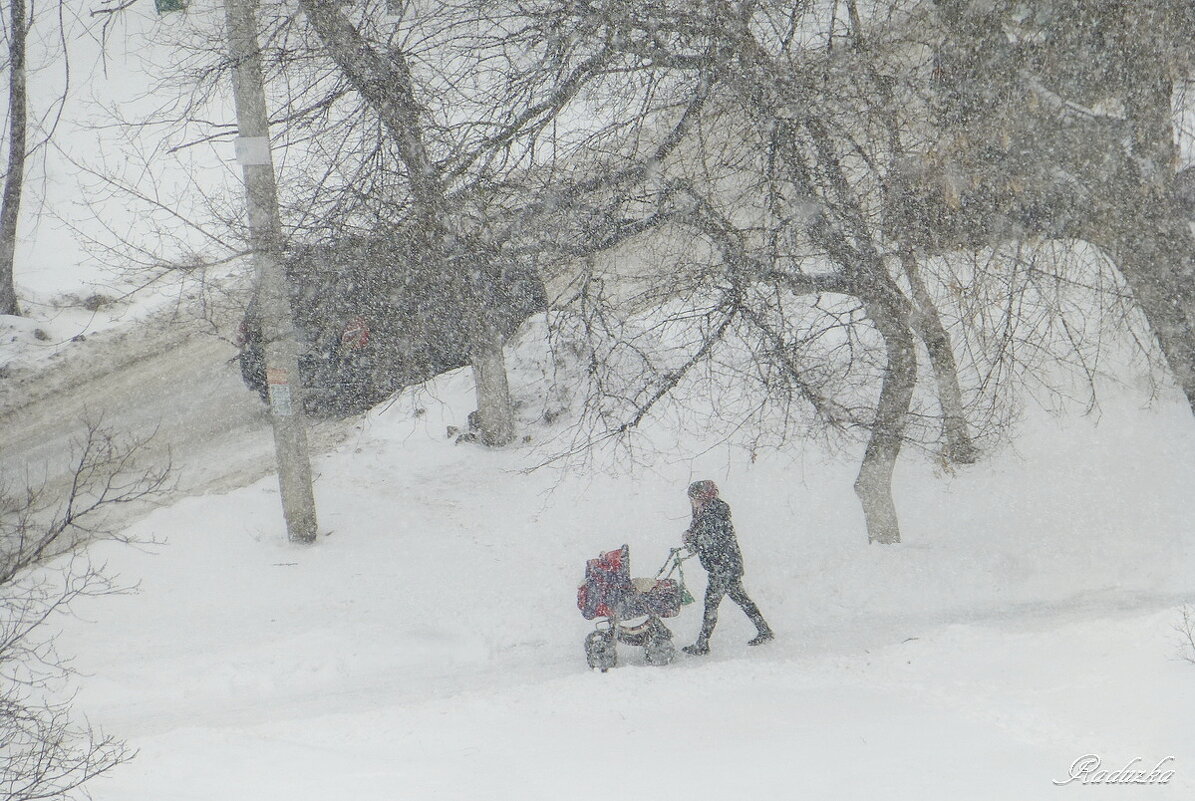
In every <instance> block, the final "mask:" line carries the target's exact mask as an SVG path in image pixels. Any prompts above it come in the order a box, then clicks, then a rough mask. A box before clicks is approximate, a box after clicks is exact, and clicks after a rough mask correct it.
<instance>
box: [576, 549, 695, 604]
mask: <svg viewBox="0 0 1195 801" xmlns="http://www.w3.org/2000/svg"><path fill="white" fill-rule="evenodd" d="M636 585H640V586H636ZM681 598H682V593H681V588H680V585H679V584H678V583H677V582H676V580H674V579H659V578H657V579H631V573H630V549H629V548H628V547H627V546H626V545H624V546H622V547H621V548H619V549H618V550H616V551H607V552H606V553H603V554H602V555H601V556H599V557H598V558H597V559H590V560H588V561H587V562H586V563H585V583H584V584H582V585H581V586H580V587H578V588H577V608H578V609H580V610H581V614H582V615H583V616H584V617H585V619H586V620H593V619H594V618H596V617H617V618H622V619H626V618H630V617H638V616H640V615H655V616H656V617H676V616H677V615H678V614H680V608H681Z"/></svg>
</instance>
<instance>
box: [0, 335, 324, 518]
mask: <svg viewBox="0 0 1195 801" xmlns="http://www.w3.org/2000/svg"><path fill="white" fill-rule="evenodd" d="M235 356H236V349H235V347H234V346H232V345H231V344H229V343H228V342H227V341H225V340H223V339H221V338H219V337H218V336H216V335H214V334H213V333H212V331H211V328H210V326H206V325H205V324H203V323H201V322H199V321H196V320H193V319H182V320H179V319H175V320H169V321H161V320H159V321H154V322H151V323H149V324H146V325H143V326H138V327H137V328H136V329H135V330H130V331H123V332H115V331H112V332H105V333H103V334H100V335H97V336H94V337H90V338H87V339H86V340H85V341H83V342H79V343H77V344H72V346H71V349H69V350H68V351H67V352H65V353H63V354H61V355H59V356H57V357H55V358H54V359H52V360H50V367H49V368H48V369H45V370H44V371H41V372H35V371H33V370H25V371H22V372H20V373H18V374H17V375H15V376H13V377H11V378H10V379H9V380H7V381H5V382H3V384H2V386H0V475H3V476H5V477H6V480H7V481H8V482H9V484H10V486H12V485H14V484H15V485H16V486H17V487H18V488H19V487H20V486H21V485H23V484H30V485H33V486H38V485H41V484H43V483H44V484H45V485H46V487H47V490H49V491H55V490H61V489H63V488H64V487H65V481H66V479H67V476H68V471H69V469H70V466H71V464H72V463H73V458H74V454H76V453H77V451H78V448H77V443H78V441H79V440H80V438H81V437H82V436H83V434H84V432H85V430H86V426H87V423H88V422H89V421H91V422H96V421H98V422H101V423H102V425H104V426H105V427H106V428H108V429H110V430H112V431H113V432H115V433H119V434H122V435H124V434H127V435H131V436H135V437H138V438H144V437H149V436H151V435H152V440H151V442H150V444H149V447H148V448H147V449H146V451H145V458H146V459H147V460H148V461H149V462H150V463H153V464H164V463H166V462H170V463H171V464H173V466H174V468H175V479H176V481H177V485H178V489H179V490H180V491H181V492H183V493H185V494H200V493H204V492H220V491H225V490H228V489H232V488H235V487H238V486H242V485H244V484H245V483H248V482H250V481H252V480H254V479H256V478H258V477H260V476H262V475H265V474H267V473H268V472H270V471H271V470H272V466H273V443H272V439H271V436H270V429H269V423H268V420H267V417H266V415H265V412H264V408H263V407H262V405H261V403H260V402H259V401H258V399H257V396H256V395H255V394H254V393H252V392H251V391H249V390H248V389H246V388H245V386H244V384H243V383H242V382H241V379H240V373H239V372H238V369H237V365H236V362H235V361H234V359H235ZM342 429H343V425H342V424H339V423H327V422H324V423H320V424H317V425H316V426H315V427H314V430H313V436H312V439H313V443H314V444H315V446H316V447H317V448H318V447H320V443H330V442H332V441H333V440H335V439H336V438H337V432H339V431H340V430H342ZM213 454H219V457H218V458H215V459H213Z"/></svg>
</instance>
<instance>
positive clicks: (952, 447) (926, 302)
mask: <svg viewBox="0 0 1195 801" xmlns="http://www.w3.org/2000/svg"><path fill="white" fill-rule="evenodd" d="M900 260H901V264H902V266H903V267H904V271H905V275H906V276H907V277H908V279H909V286H910V288H911V289H912V291H913V309H912V313H911V314H910V315H909V322H910V324H911V325H912V326H913V330H914V331H915V332H916V333H917V336H918V337H919V338H920V339H921V341H922V343H924V344H925V350H926V352H927V353H928V354H929V362H930V366H931V367H932V368H933V371H934V380H935V381H936V382H937V384H938V403H939V404H940V405H941V407H942V432H943V434H945V436H946V452H945V455H946V458H947V459H949V460H950V461H952V462H955V463H957V464H974V463H975V461H976V460H977V459H978V458H979V451H978V449H977V448H976V447H975V443H974V442H973V441H972V440H971V434H970V432H969V431H968V430H967V417H966V415H965V414H964V413H963V393H962V390H961V389H959V383H958V365H957V363H956V362H955V360H954V350H953V348H951V346H950V335H949V334H948V333H947V332H946V327H945V326H944V325H942V318H941V317H940V316H939V315H938V307H937V306H936V305H934V301H933V298H932V297H930V294H929V290H928V289H926V287H925V282H924V281H922V280H921V271H920V270H919V269H918V267H917V257H916V256H914V255H913V253H912V251H911V250H902V251H901V254H900Z"/></svg>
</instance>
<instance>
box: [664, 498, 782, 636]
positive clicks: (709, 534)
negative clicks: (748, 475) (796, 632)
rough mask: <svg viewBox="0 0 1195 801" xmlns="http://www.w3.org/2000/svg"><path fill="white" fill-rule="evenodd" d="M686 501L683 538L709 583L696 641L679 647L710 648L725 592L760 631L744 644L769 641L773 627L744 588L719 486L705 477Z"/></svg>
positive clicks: (736, 544)
mask: <svg viewBox="0 0 1195 801" xmlns="http://www.w3.org/2000/svg"><path fill="white" fill-rule="evenodd" d="M689 502H690V504H691V505H692V507H693V521H692V523H691V524H690V526H689V530H688V531H686V532H685V535H684V542H685V545H687V546H688V547H689V548H690V549H691V550H693V551H696V552H697V558H698V559H699V560H700V562H701V566H702V567H703V568H705V572H706V573H707V574H708V583H707V584H706V588H705V617H704V618H703V619H702V622H701V633H700V634H698V635H697V642H695V643H693V644H692V645H687V646H685V647H684V648H682V649H681V650H682V651H684V652H685V653H686V654H690V655H693V656H700V655H702V654H708V653H709V652H710V635H711V634H713V633H714V626H715V625H717V623H718V605H719V604H721V603H722V596H724V595H729V596H730V600H732V601H734V602H735V603H736V604H738V605H739V606H740V607H742V610H743V611H744V612H745V613H746V614H747V617H748V618H750V620H751V622H752V623H754V624H755V628H756V629H757V630H758V632H759V633H758V634H757V635H756V636H755V638H754V639H752V640H751V641H750V642H748V643H747V644H748V645H762V644H763V643H765V642H768V641H769V640H771V639H772V638H773V636H774V635H773V634H772V629H771V628H769V627H768V624H767V621H765V620H764V619H763V615H762V614H760V611H759V607H758V606H756V605H755V603H754V602H753V601H752V600H751V599H750V598H749V597H747V591H746V590H744V589H743V555H742V553H741V552H740V551H739V542H738V540H737V539H736V538H735V536H734V526H733V525H731V523H730V505H729V504H727V503H726V501H724V500H722V499H721V498H719V497H718V487H717V486H716V485H715V484H714V482H712V481H708V480H706V481H694V482H693V483H692V484H690V485H689Z"/></svg>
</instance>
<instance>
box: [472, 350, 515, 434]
mask: <svg viewBox="0 0 1195 801" xmlns="http://www.w3.org/2000/svg"><path fill="white" fill-rule="evenodd" d="M471 364H472V367H473V381H474V385H475V387H476V390H477V429H478V431H479V432H480V434H481V441H482V442H483V443H485V444H486V445H490V446H499V445H506V444H508V443H509V442H510V441H511V440H513V439H514V435H515V423H514V410H513V408H512V405H511V402H510V388H509V386H508V385H507V381H506V361H505V358H504V357H503V355H502V343H501V341H500V340H499V339H498V338H497V337H496V336H495V337H491V338H489V339H487V340H485V341H481V342H479V343H478V344H476V345H475V346H474V347H473V352H472V354H471Z"/></svg>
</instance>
